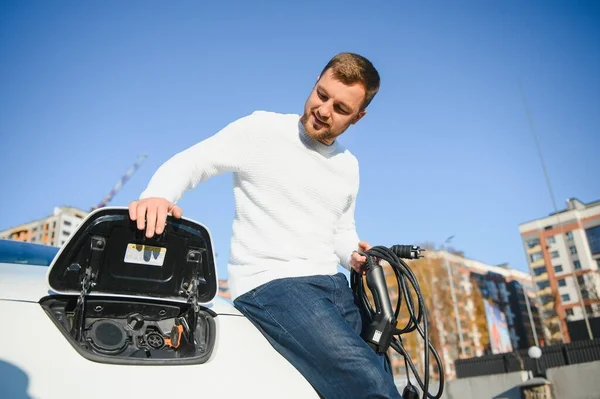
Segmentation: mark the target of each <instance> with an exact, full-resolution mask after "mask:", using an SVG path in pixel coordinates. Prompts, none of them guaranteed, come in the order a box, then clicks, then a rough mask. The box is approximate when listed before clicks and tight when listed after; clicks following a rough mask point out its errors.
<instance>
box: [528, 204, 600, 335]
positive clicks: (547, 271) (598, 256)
mask: <svg viewBox="0 0 600 399" xmlns="http://www.w3.org/2000/svg"><path fill="white" fill-rule="evenodd" d="M519 232H520V234H521V238H522V241H523V246H524V250H525V254H526V256H527V261H528V264H529V268H530V271H531V274H532V276H533V279H534V282H535V288H536V290H537V295H538V297H539V300H540V303H541V307H542V313H543V317H544V323H545V325H546V327H547V328H548V331H549V333H550V337H549V338H550V339H551V341H552V342H556V343H558V342H563V341H564V342H570V341H571V339H570V335H569V331H568V325H567V322H568V321H576V320H582V319H583V318H584V313H583V312H584V311H585V312H586V313H587V315H588V317H598V316H600V295H599V294H600V274H599V272H598V270H599V268H600V201H595V202H592V203H588V204H585V203H583V202H581V201H579V200H578V199H576V198H571V199H569V200H567V207H566V208H565V209H563V210H562V211H559V212H558V213H553V214H550V215H549V216H547V217H543V218H540V219H536V220H532V221H530V222H526V223H522V224H520V225H519ZM582 303H583V307H582V306H581V304H582Z"/></svg>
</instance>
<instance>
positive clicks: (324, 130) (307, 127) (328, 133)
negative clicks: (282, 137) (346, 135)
mask: <svg viewBox="0 0 600 399" xmlns="http://www.w3.org/2000/svg"><path fill="white" fill-rule="evenodd" d="M314 119H315V117H314V115H312V114H311V113H310V112H309V113H306V112H305V113H304V115H302V118H301V119H300V120H301V122H302V126H304V131H305V132H306V134H308V135H309V136H310V137H312V138H313V139H315V140H317V141H319V142H321V143H323V144H327V143H329V144H331V143H332V142H333V141H334V140H335V138H336V137H337V136H339V134H336V133H334V132H333V131H332V130H331V126H322V125H320V124H318V122H316V121H315V120H314Z"/></svg>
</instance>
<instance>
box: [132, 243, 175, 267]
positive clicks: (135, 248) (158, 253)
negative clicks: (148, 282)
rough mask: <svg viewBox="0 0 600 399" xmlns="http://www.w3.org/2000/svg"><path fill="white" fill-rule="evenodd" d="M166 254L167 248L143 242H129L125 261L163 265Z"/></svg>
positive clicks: (147, 264)
mask: <svg viewBox="0 0 600 399" xmlns="http://www.w3.org/2000/svg"><path fill="white" fill-rule="evenodd" d="M166 254H167V248H161V247H151V246H149V245H142V244H128V245H127V250H126V251H125V258H124V259H123V261H124V262H126V263H137V264H139V265H146V266H162V265H163V263H164V262H165V255H166Z"/></svg>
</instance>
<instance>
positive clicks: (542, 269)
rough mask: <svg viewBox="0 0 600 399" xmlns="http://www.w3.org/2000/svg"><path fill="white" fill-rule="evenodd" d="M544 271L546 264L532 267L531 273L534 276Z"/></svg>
mask: <svg viewBox="0 0 600 399" xmlns="http://www.w3.org/2000/svg"><path fill="white" fill-rule="evenodd" d="M544 273H546V266H538V267H534V268H533V274H534V275H536V276H541V275H542V274H544Z"/></svg>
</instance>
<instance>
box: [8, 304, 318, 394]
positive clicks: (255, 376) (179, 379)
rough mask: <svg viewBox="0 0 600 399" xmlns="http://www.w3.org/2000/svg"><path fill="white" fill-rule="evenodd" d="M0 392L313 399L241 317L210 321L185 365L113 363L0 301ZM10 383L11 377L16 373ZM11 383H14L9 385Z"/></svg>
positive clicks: (34, 312) (26, 310)
mask: <svg viewBox="0 0 600 399" xmlns="http://www.w3.org/2000/svg"><path fill="white" fill-rule="evenodd" d="M0 319H1V320H3V321H4V323H3V324H4V328H2V329H0V342H2V344H1V349H0V370H4V373H2V374H0V388H1V389H0V390H4V392H9V391H10V392H14V391H15V388H16V389H26V392H17V395H20V396H19V397H27V396H25V395H28V397H32V398H48V399H54V398H57V399H58V398H61V399H70V398H77V399H80V398H86V399H91V398H110V397H133V398H137V397H144V398H165V397H170V396H172V395H176V396H178V397H181V396H183V397H185V396H188V395H190V397H199V396H202V397H206V396H207V395H210V396H212V397H215V398H216V397H220V398H238V397H261V398H282V397H286V398H317V397H318V395H317V394H316V393H315V391H314V390H313V388H312V387H311V386H310V384H309V383H308V382H307V381H306V380H305V379H304V378H303V377H302V375H300V374H299V373H298V371H297V370H296V369H295V368H294V367H293V366H292V365H290V364H289V363H288V362H287V361H286V360H285V359H284V358H283V357H282V356H281V355H279V354H278V353H277V352H276V351H275V350H273V348H272V347H271V346H270V344H269V343H268V341H267V340H266V339H265V338H264V337H263V336H262V335H261V334H260V332H259V331H258V330H257V329H256V328H254V327H253V326H252V325H251V324H250V322H249V321H248V320H247V319H246V318H244V317H241V316H231V315H221V316H217V317H216V318H215V322H216V325H217V327H216V328H217V332H218V334H217V342H216V344H215V348H214V350H213V353H212V355H211V357H210V359H209V360H208V361H207V362H206V363H203V364H197V365H186V366H180V365H179V366H178V365H172V366H164V365H160V366H159V365H157V366H154V365H144V366H139V365H136V366H129V365H114V364H104V363H97V362H93V361H90V360H88V359H86V358H84V357H83V356H81V355H80V354H79V353H78V352H77V351H76V350H75V349H74V348H73V346H72V345H71V344H70V343H69V342H68V341H67V339H66V338H65V337H64V336H63V335H62V333H61V332H60V331H59V330H58V329H57V328H56V326H55V324H54V323H53V322H52V320H51V319H50V318H49V317H48V315H46V313H45V312H44V310H43V309H42V307H41V306H40V305H39V304H37V303H32V302H20V301H12V300H0ZM23 374H24V378H26V382H27V384H26V387H22V386H21V385H23V384H22V383H23V378H21V379H20V380H19V379H17V380H15V379H14V378H11V376H14V375H23ZM12 384H20V385H19V386H17V387H15V386H14V385H12Z"/></svg>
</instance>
